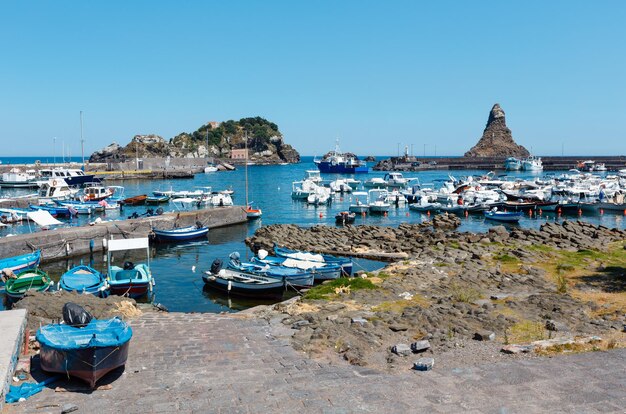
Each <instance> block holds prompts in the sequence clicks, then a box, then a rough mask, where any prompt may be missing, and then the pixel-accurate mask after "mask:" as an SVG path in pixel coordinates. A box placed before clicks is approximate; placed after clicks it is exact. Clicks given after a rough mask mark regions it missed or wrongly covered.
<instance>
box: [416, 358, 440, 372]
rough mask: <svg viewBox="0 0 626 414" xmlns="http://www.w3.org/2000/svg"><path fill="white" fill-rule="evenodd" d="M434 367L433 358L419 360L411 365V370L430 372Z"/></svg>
mask: <svg viewBox="0 0 626 414" xmlns="http://www.w3.org/2000/svg"><path fill="white" fill-rule="evenodd" d="M434 365H435V360H434V359H433V358H420V359H418V360H417V361H415V362H414V363H413V369H414V370H416V371H430V370H431V369H433V366H434Z"/></svg>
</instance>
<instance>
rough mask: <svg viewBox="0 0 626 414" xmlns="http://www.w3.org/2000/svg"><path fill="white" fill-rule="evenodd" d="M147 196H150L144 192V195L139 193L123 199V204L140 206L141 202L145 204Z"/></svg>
mask: <svg viewBox="0 0 626 414" xmlns="http://www.w3.org/2000/svg"><path fill="white" fill-rule="evenodd" d="M147 198H148V196H147V195H146V194H142V195H138V196H134V197H128V198H125V199H124V200H122V204H124V205H127V206H138V205H141V204H145V203H146V199H147Z"/></svg>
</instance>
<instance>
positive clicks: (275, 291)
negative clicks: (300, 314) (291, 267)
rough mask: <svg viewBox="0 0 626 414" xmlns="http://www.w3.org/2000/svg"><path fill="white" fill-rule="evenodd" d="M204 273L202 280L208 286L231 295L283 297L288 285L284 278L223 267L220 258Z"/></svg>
mask: <svg viewBox="0 0 626 414" xmlns="http://www.w3.org/2000/svg"><path fill="white" fill-rule="evenodd" d="M204 273H205V274H204V275H202V280H203V281H204V283H205V284H206V285H207V286H209V287H211V288H213V289H216V290H221V291H223V292H226V293H227V294H229V295H235V296H245V297H253V298H275V299H281V298H282V296H283V292H284V291H285V287H286V282H285V280H284V279H282V278H275V277H270V276H265V275H259V274H254V273H247V272H242V271H238V270H233V269H222V261H221V260H220V259H215V260H214V261H213V264H212V265H211V270H207V271H206V272H204Z"/></svg>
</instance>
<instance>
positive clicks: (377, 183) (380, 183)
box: [363, 177, 387, 188]
mask: <svg viewBox="0 0 626 414" xmlns="http://www.w3.org/2000/svg"><path fill="white" fill-rule="evenodd" d="M363 187H365V188H386V187H387V181H385V180H384V179H382V178H380V177H373V178H370V179H369V180H366V181H365V182H364V183H363Z"/></svg>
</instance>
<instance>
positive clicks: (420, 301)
mask: <svg viewBox="0 0 626 414" xmlns="http://www.w3.org/2000/svg"><path fill="white" fill-rule="evenodd" d="M414 306H419V307H420V308H427V307H429V306H430V302H429V301H428V299H426V298H425V297H423V296H421V295H414V296H413V297H412V298H411V299H409V300H406V299H400V300H394V301H388V302H382V303H380V304H379V305H376V306H374V307H373V308H372V310H373V311H374V312H392V313H397V314H400V313H402V312H403V311H404V309H406V308H410V307H414Z"/></svg>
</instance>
